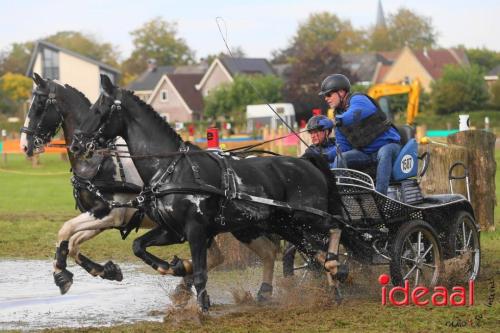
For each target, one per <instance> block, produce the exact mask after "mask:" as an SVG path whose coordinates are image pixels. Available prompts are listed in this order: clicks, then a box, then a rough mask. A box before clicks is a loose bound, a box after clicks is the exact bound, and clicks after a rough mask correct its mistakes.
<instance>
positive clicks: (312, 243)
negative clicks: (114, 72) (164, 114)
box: [70, 75, 340, 310]
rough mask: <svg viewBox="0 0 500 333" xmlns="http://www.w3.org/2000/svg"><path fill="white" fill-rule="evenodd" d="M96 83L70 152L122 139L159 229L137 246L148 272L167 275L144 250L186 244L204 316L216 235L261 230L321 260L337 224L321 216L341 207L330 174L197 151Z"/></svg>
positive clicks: (122, 94)
mask: <svg viewBox="0 0 500 333" xmlns="http://www.w3.org/2000/svg"><path fill="white" fill-rule="evenodd" d="M101 84H102V88H103V93H101V95H100V96H99V99H98V100H97V102H96V103H95V104H94V105H93V106H92V107H91V112H90V113H89V116H88V117H87V118H86V119H85V121H83V122H82V125H81V127H80V128H79V129H78V130H76V131H75V136H74V138H73V141H72V144H71V147H70V150H71V151H72V152H73V153H75V154H79V155H88V153H89V148H94V147H95V146H97V145H99V143H100V142H101V143H102V142H103V141H105V140H110V139H112V138H114V137H116V136H121V137H123V138H124V139H125V141H126V142H127V144H128V147H129V149H130V153H131V154H132V156H133V157H134V163H135V165H136V167H137V170H138V171H139V174H140V175H141V178H142V179H143V180H144V182H145V184H146V185H147V187H146V189H145V190H144V191H143V194H142V195H141V196H140V197H139V199H140V200H138V201H139V202H142V204H141V208H142V209H144V210H145V211H146V212H147V214H148V215H150V216H154V217H155V218H156V219H157V220H159V221H162V222H163V223H162V224H161V226H160V227H158V228H156V229H153V230H151V231H149V232H148V233H146V234H145V235H143V236H141V237H139V238H137V239H136V240H135V241H134V244H133V249H134V253H135V254H136V255H137V256H138V257H140V258H141V259H142V260H143V261H145V262H146V263H147V264H149V265H150V266H152V267H153V268H155V269H157V270H160V271H169V270H172V267H171V266H170V265H169V264H168V263H167V262H166V261H163V260H161V259H159V258H157V257H155V256H154V255H152V254H150V253H148V252H147V251H146V250H145V248H146V247H149V246H158V245H168V244H174V243H181V242H184V241H186V240H187V241H188V242H189V245H190V249H191V255H192V260H193V262H192V264H193V267H192V269H193V276H194V285H195V288H196V291H197V295H198V304H199V305H200V307H201V309H202V310H207V309H208V307H209V300H208V294H207V292H206V290H205V286H206V282H207V262H206V257H207V246H208V244H209V243H210V241H211V239H212V238H213V237H214V236H215V235H217V234H218V233H221V232H228V231H231V232H233V233H238V234H240V235H246V234H251V233H253V232H255V231H258V230H266V231H268V232H273V233H277V234H279V235H280V236H282V237H283V238H284V239H286V240H288V241H290V242H291V243H293V244H295V245H296V246H297V247H298V248H299V250H301V251H302V252H303V253H306V254H307V255H309V256H310V257H315V256H318V254H319V253H322V254H324V253H323V252H322V250H325V249H326V246H327V244H325V241H324V240H325V235H326V238H328V236H327V235H328V233H329V231H330V229H331V228H336V227H337V221H336V220H334V219H332V218H331V215H328V214H324V213H323V212H330V213H336V212H337V211H338V208H339V207H338V206H337V204H336V203H335V200H334V199H335V198H336V197H335V196H334V195H335V194H337V193H336V192H335V188H334V182H333V181H332V180H331V179H332V177H331V175H330V174H329V170H328V169H326V170H325V168H323V170H322V171H323V172H322V171H321V170H319V169H318V168H317V167H315V166H314V165H313V164H311V163H310V162H309V161H307V160H304V159H298V158H292V157H255V158H248V159H237V158H230V157H225V156H223V155H220V154H217V153H215V152H206V151H202V150H200V149H199V148H198V147H196V146H195V145H192V144H190V143H186V142H183V141H182V139H181V138H180V137H179V135H178V134H177V133H176V132H175V131H174V130H173V129H172V128H171V127H170V126H169V125H168V124H167V123H166V122H165V121H164V120H163V119H161V118H160V116H159V115H158V113H156V112H155V111H154V110H153V109H152V108H151V107H150V106H149V105H147V104H146V103H144V102H143V101H141V100H140V99H139V98H138V97H137V96H135V95H134V94H133V93H132V92H129V91H126V90H122V89H119V88H117V87H115V86H113V84H112V83H111V81H110V80H109V78H108V77H107V76H105V75H101ZM318 160H319V161H320V162H318V161H317V162H318V163H321V160H320V159H318ZM323 165H324V164H323ZM329 192H330V193H329ZM329 194H332V195H331V196H329ZM332 198H334V199H333V200H332ZM337 202H340V201H337ZM323 261H324V260H323ZM185 268H186V270H189V267H185Z"/></svg>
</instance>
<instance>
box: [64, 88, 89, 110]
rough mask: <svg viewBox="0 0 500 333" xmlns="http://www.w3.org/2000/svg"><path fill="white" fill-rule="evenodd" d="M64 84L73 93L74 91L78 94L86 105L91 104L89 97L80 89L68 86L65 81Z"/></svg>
mask: <svg viewBox="0 0 500 333" xmlns="http://www.w3.org/2000/svg"><path fill="white" fill-rule="evenodd" d="M64 86H65V87H66V88H68V89H69V90H71V91H73V92H74V93H76V94H77V95H78V96H80V97H81V98H82V99H83V100H84V101H85V102H87V104H88V105H90V104H91V103H90V101H89V99H88V98H87V96H85V95H84V94H83V93H82V92H81V91H80V90H78V89H76V88H75V87H72V86H70V85H69V84H67V83H66V84H65V85H64Z"/></svg>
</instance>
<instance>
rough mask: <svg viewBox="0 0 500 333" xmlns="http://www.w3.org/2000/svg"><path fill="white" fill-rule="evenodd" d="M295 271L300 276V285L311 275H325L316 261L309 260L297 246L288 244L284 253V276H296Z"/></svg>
mask: <svg viewBox="0 0 500 333" xmlns="http://www.w3.org/2000/svg"><path fill="white" fill-rule="evenodd" d="M295 271H297V273H298V275H299V276H300V283H302V282H303V281H304V280H306V279H307V277H308V276H310V275H311V274H320V273H323V272H324V269H323V267H321V265H320V264H319V263H318V262H316V260H314V259H312V258H308V257H307V256H306V255H304V254H303V253H302V252H300V251H298V250H297V248H296V247H295V245H293V244H292V243H288V242H287V245H286V246H285V252H284V253H283V276H284V277H290V276H294V275H295Z"/></svg>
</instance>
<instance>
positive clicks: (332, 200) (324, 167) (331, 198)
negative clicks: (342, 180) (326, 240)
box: [301, 152, 341, 215]
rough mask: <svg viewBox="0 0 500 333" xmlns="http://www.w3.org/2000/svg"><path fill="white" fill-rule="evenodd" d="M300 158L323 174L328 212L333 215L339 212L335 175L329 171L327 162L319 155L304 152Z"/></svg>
mask: <svg viewBox="0 0 500 333" xmlns="http://www.w3.org/2000/svg"><path fill="white" fill-rule="evenodd" d="M301 158H303V159H306V160H308V161H309V162H311V163H312V164H313V165H314V166H315V167H316V168H318V169H319V170H320V171H321V172H322V173H323V175H324V176H325V180H326V183H327V186H328V213H330V214H333V215H340V214H341V201H340V194H339V191H338V190H337V183H336V181H335V175H334V174H333V173H332V172H331V171H330V167H329V164H328V162H327V160H325V159H324V158H323V157H322V156H321V155H319V154H316V153H312V152H306V153H305V154H304V155H302V156H301Z"/></svg>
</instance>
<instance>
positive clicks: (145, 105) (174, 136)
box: [122, 89, 183, 142]
mask: <svg viewBox="0 0 500 333" xmlns="http://www.w3.org/2000/svg"><path fill="white" fill-rule="evenodd" d="M122 91H123V92H124V93H126V94H127V95H130V97H131V98H132V99H133V100H134V102H136V103H137V104H138V105H139V106H140V107H141V108H142V109H143V110H145V111H147V112H149V113H150V114H151V116H152V117H153V118H154V119H155V120H156V121H157V122H158V123H160V124H161V126H162V127H163V129H164V130H165V132H166V133H167V135H169V136H170V137H172V139H174V140H177V141H178V142H183V140H182V138H181V136H180V135H179V134H178V133H177V132H176V131H175V130H174V129H173V128H172V127H171V126H170V125H169V124H168V123H167V122H166V121H165V120H164V119H163V118H162V117H160V115H159V114H158V112H156V111H155V109H153V107H152V106H151V105H149V104H148V103H146V102H144V101H143V100H142V99H140V98H139V97H138V96H136V95H135V94H134V92H133V91H130V90H125V89H122Z"/></svg>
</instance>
